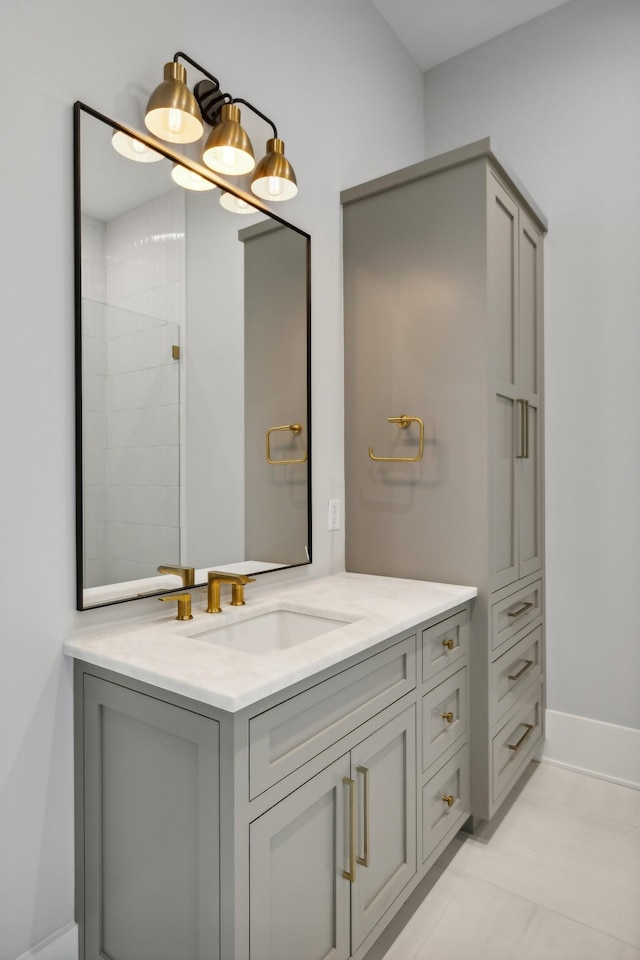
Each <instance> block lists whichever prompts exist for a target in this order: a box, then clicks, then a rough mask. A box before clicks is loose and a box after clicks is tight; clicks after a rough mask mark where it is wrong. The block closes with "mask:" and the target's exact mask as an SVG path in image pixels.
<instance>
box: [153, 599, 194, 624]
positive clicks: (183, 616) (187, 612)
mask: <svg viewBox="0 0 640 960" xmlns="http://www.w3.org/2000/svg"><path fill="white" fill-rule="evenodd" d="M158 599H159V600H160V602H161V603H171V601H172V600H175V601H176V602H177V604H178V613H177V614H176V620H193V615H192V613H191V594H190V593H174V594H173V596H171V597H158Z"/></svg>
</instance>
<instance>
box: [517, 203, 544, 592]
mask: <svg viewBox="0 0 640 960" xmlns="http://www.w3.org/2000/svg"><path fill="white" fill-rule="evenodd" d="M519 223H520V225H519V231H520V233H519V238H520V239H519V257H518V263H519V289H518V397H519V399H518V406H519V408H520V414H521V416H520V443H519V447H520V449H519V452H518V468H517V469H518V564H519V566H518V569H519V576H520V577H525V576H527V575H528V574H530V573H535V572H536V571H538V570H540V568H541V567H542V439H543V438H542V405H541V398H542V299H543V294H542V237H541V235H540V233H539V232H538V231H537V230H536V229H535V227H534V226H533V224H532V223H531V221H530V220H529V218H528V217H527V216H526V214H525V213H524V212H523V211H522V210H521V211H520V221H519Z"/></svg>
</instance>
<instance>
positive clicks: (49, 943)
mask: <svg viewBox="0 0 640 960" xmlns="http://www.w3.org/2000/svg"><path fill="white" fill-rule="evenodd" d="M16 960H78V926H77V924H75V923H68V924H67V925H66V926H65V927H62V929H61V930H57V931H56V932H55V933H52V934H51V936H50V937H47V938H46V940H42V941H41V942H40V943H39V944H37V945H36V946H35V947H32V948H31V950H27V952H26V953H23V954H21V956H19V957H17V958H16Z"/></svg>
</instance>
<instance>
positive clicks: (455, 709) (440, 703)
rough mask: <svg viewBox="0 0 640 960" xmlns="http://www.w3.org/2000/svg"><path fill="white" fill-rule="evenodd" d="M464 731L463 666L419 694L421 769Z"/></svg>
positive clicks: (447, 747)
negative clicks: (426, 691)
mask: <svg viewBox="0 0 640 960" xmlns="http://www.w3.org/2000/svg"><path fill="white" fill-rule="evenodd" d="M466 732H467V668H466V667H463V668H462V670H458V671H457V672H456V673H454V675H453V676H452V677H449V679H448V680H445V681H444V682H443V683H440V684H438V686H437V687H434V689H433V690H431V692H430V693H427V694H426V695H425V696H424V697H423V698H422V770H423V771H425V770H426V769H427V768H428V767H429V766H431V764H432V763H435V761H436V760H438V759H439V757H441V756H442V754H443V753H444V752H445V751H446V750H448V749H449V747H450V746H451V745H452V744H453V743H455V742H456V741H457V740H459V739H460V737H463V736H464V735H465V733H466Z"/></svg>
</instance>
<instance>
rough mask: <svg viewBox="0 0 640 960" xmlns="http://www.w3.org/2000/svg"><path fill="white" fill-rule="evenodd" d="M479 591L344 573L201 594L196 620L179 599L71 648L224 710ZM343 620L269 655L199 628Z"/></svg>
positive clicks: (68, 651)
mask: <svg viewBox="0 0 640 960" xmlns="http://www.w3.org/2000/svg"><path fill="white" fill-rule="evenodd" d="M476 594H477V590H476V588H475V587H463V586H455V585H452V584H446V583H431V582H426V581H422V580H400V579H395V578H391V577H373V576H368V575H365V574H358V573H339V574H335V575H333V576H328V577H321V578H318V579H316V580H306V581H304V582H302V583H298V584H295V585H293V586H287V587H280V588H275V589H273V590H269V591H265V592H263V593H261V594H260V595H258V596H254V597H252V595H251V591H250V588H247V592H246V600H247V603H246V605H245V606H244V607H239V608H234V607H230V606H229V601H228V597H227V596H226V593H225V595H224V597H223V601H222V610H223V612H222V613H220V614H207V613H205V612H204V609H203V606H202V603H201V601H200V598H199V597H198V596H197V595H194V597H193V601H194V608H193V619H192V620H189V621H184V622H181V621H177V620H176V619H175V608H174V607H173V605H172V606H171V607H169V608H167V607H166V606H165V607H163V609H162V614H161V615H160V616H159V617H157V618H153V619H148V620H141V621H137V622H130V623H125V624H120V625H118V626H117V627H111V628H109V629H107V630H101V631H100V632H98V633H94V634H92V635H90V636H83V637H77V638H73V639H70V640H67V641H66V642H65V644H64V652H65V654H67V656H69V657H74V658H77V659H79V660H83V661H86V662H87V663H92V664H95V665H96V666H100V667H106V668H107V669H109V670H114V671H116V672H118V673H121V674H123V675H124V676H127V677H131V678H133V679H136V680H143V681H145V682H147V683H150V684H153V685H154V686H157V687H162V688H163V689H165V690H168V691H171V692H173V693H178V694H182V695H184V696H187V697H191V698H193V699H195V700H199V701H200V702H202V703H207V704H210V705H212V706H214V707H219V708H221V709H223V710H229V711H232V712H233V711H236V710H241V709H242V708H244V707H246V706H249V705H250V704H252V703H256V702H257V701H258V700H261V699H263V698H264V697H266V696H269V695H270V694H272V693H277V692H278V691H280V690H283V689H285V687H288V686H290V685H291V684H292V683H296V682H297V681H298V680H304V679H306V678H307V677H310V676H313V674H315V673H318V672H319V671H320V670H324V669H325V668H326V667H331V666H333V665H334V664H336V663H339V662H340V661H342V660H345V659H347V658H348V657H351V656H353V655H354V654H357V653H361V652H362V651H363V650H366V649H368V648H369V647H372V646H374V645H375V644H376V643H380V642H381V641H383V640H386V639H388V637H391V636H393V635H394V634H395V633H399V632H400V631H402V630H405V629H408V628H410V627H412V626H414V625H415V624H417V623H420V622H421V621H424V620H429V619H431V618H432V617H437V616H439V615H440V614H443V615H444V614H446V613H447V611H449V610H451V609H453V608H454V607H456V606H458V605H459V604H461V603H465V602H466V601H468V600H470V599H472V598H473V597H475V596H476ZM281 609H286V610H291V611H295V612H299V613H308V614H313V615H315V616H322V617H332V618H334V619H336V620H343V621H346V622H345V623H344V625H343V626H339V627H337V628H335V629H332V630H331V632H328V633H324V634H322V635H321V636H317V637H314V638H312V639H310V640H306V641H305V642H303V643H300V644H298V645H297V646H292V647H289V648H288V649H285V650H274V651H272V652H269V653H264V654H263V653H246V652H243V651H241V650H234V649H230V648H228V647H225V646H220V645H219V644H217V643H214V642H211V639H198V638H197V634H198V633H203V631H207V632H209V631H211V630H213V629H214V628H216V629H217V628H219V627H225V626H228V625H231V624H238V623H239V622H240V621H242V620H246V619H248V618H252V617H255V616H256V615H259V614H263V613H269V612H271V611H274V610H281Z"/></svg>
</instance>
